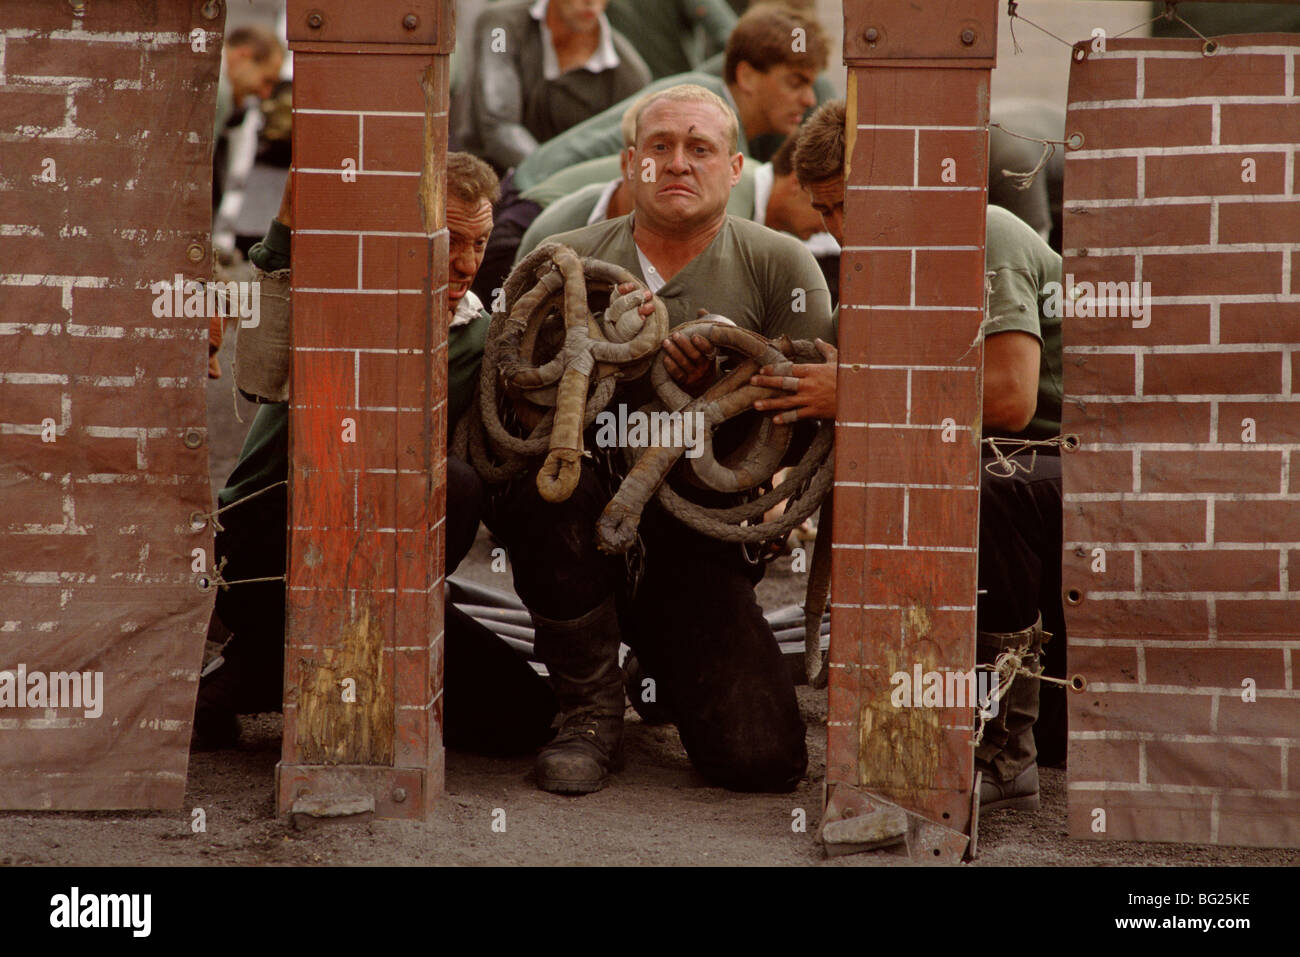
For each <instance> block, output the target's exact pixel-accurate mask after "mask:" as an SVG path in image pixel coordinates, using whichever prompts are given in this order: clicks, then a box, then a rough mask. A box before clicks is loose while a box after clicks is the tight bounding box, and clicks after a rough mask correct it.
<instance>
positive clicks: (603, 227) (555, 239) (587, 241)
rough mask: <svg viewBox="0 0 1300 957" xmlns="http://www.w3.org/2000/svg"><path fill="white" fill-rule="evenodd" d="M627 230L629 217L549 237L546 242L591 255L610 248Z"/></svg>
mask: <svg viewBox="0 0 1300 957" xmlns="http://www.w3.org/2000/svg"><path fill="white" fill-rule="evenodd" d="M626 229H627V217H626V216H619V217H618V218H617V219H606V220H604V221H603V222H599V223H592V224H591V225H590V226H583V227H582V228H581V229H571V230H569V231H568V232H565V233H556V234H555V235H554V236H549V237H547V239H546V241H547V242H548V243H561V244H562V245H565V246H568V247H569V248H570V249H572V250H573V251H574V252H577V253H581V254H583V255H589V254H590V252H591V251H592V250H596V249H604V248H606V247H608V246H610V245H611V244H612V243H613V242H614V241H615V240H616V239H617V238H618V236H619V235H620V234H621V233H622V232H623V231H625V230H626Z"/></svg>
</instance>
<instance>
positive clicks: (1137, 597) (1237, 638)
mask: <svg viewBox="0 0 1300 957" xmlns="http://www.w3.org/2000/svg"><path fill="white" fill-rule="evenodd" d="M1298 55H1300V42H1297V41H1296V40H1295V39H1294V38H1290V37H1285V36H1283V35H1278V36H1275V37H1241V38H1225V39H1223V40H1221V41H1220V50H1219V52H1218V53H1217V54H1216V55H1215V56H1213V57H1204V56H1202V55H1201V52H1200V42H1199V41H1175V40H1161V41H1150V40H1127V39H1121V40H1113V41H1110V42H1109V44H1108V51H1107V52H1106V53H1105V54H1100V55H1099V54H1091V55H1090V56H1089V57H1088V58H1087V59H1086V60H1084V61H1082V62H1078V61H1076V62H1075V63H1074V65H1073V67H1072V72H1071V77H1070V94H1069V100H1070V106H1069V112H1068V115H1067V121H1066V126H1067V129H1066V133H1067V135H1069V134H1071V133H1075V132H1078V133H1082V134H1083V136H1084V140H1083V143H1082V145H1081V147H1080V148H1079V149H1075V150H1071V151H1070V152H1069V153H1067V160H1066V182H1065V189H1066V196H1065V210H1066V215H1065V247H1066V250H1065V253H1066V256H1065V272H1066V273H1067V274H1068V273H1073V274H1074V276H1075V281H1076V282H1082V281H1088V282H1093V283H1099V282H1138V283H1149V284H1150V286H1149V290H1148V291H1149V295H1150V297H1151V298H1150V302H1149V304H1148V311H1147V312H1145V314H1144V315H1143V316H1134V315H1132V314H1131V313H1130V314H1125V315H1115V314H1111V315H1107V316H1104V317H1096V316H1093V317H1088V318H1078V319H1076V318H1073V317H1071V316H1070V314H1069V313H1068V312H1067V314H1066V316H1065V318H1064V320H1063V336H1064V344H1065V361H1064V368H1065V391H1066V402H1065V422H1064V431H1065V432H1067V433H1074V434H1077V435H1078V436H1079V438H1080V442H1081V445H1080V447H1079V450H1078V451H1077V452H1072V453H1066V456H1065V461H1064V480H1065V529H1064V532H1065V558H1064V561H1063V579H1064V587H1065V589H1066V593H1067V598H1074V599H1075V603H1074V604H1067V610H1066V614H1067V620H1068V624H1069V641H1070V645H1069V670H1070V673H1071V674H1079V675H1082V676H1083V677H1084V678H1085V679H1086V681H1087V687H1086V689H1085V690H1084V691H1082V692H1080V693H1078V694H1074V695H1071V696H1070V702H1071V712H1070V833H1071V835H1072V836H1074V837H1079V838H1090V839H1102V840H1106V839H1109V840H1151V841H1193V842H1205V843H1221V844H1250V845H1272V846H1289V847H1295V846H1300V817H1297V815H1296V814H1295V808H1296V806H1297V804H1298V803H1300V790H1297V786H1298V782H1297V779H1296V776H1295V775H1294V773H1292V774H1289V775H1288V768H1289V767H1290V766H1293V765H1294V764H1295V760H1294V745H1293V744H1292V742H1293V741H1294V740H1295V738H1296V735H1297V731H1296V720H1297V715H1298V714H1300V711H1298V710H1297V709H1300V690H1298V689H1297V687H1296V685H1295V683H1294V677H1293V672H1292V659H1293V657H1294V656H1295V654H1296V652H1297V651H1300V637H1297V629H1296V625H1295V622H1296V621H1297V613H1298V612H1300V607H1297V598H1298V597H1300V594H1298V593H1297V590H1296V578H1295V575H1294V574H1293V573H1296V572H1300V563H1297V561H1296V560H1295V555H1296V554H1297V552H1296V550H1297V549H1300V518H1297V516H1300V486H1298V485H1297V482H1296V479H1295V478H1294V476H1293V472H1292V469H1293V465H1292V460H1293V458H1294V457H1295V455H1296V452H1297V449H1300V416H1298V415H1296V410H1297V407H1300V396H1297V395H1296V394H1295V393H1294V391H1293V390H1294V388H1295V385H1294V382H1295V378H1294V377H1295V373H1296V360H1295V355H1296V354H1297V352H1300V295H1297V293H1296V284H1295V282H1294V280H1293V279H1291V275H1292V272H1291V270H1292V268H1293V263H1292V260H1293V259H1294V258H1295V257H1296V254H1297V250H1300V228H1298V227H1297V225H1296V224H1297V223H1300V196H1297V194H1296V192H1295V178H1294V173H1293V171H1294V166H1295V157H1296V152H1297V150H1298V149H1300V137H1298V136H1297V131H1298V130H1300V122H1298V121H1297V113H1296V107H1295V105H1294V95H1295V92H1296V90H1295V66H1296V61H1297V56H1298ZM1223 97H1231V98H1232V99H1231V100H1230V101H1228V102H1220V100H1221V99H1222V98H1223ZM1103 101H1104V102H1103ZM1152 101H1159V102H1152ZM1130 170H1131V171H1132V173H1133V175H1129V173H1130ZM1141 288H1142V287H1139V289H1141ZM1101 812H1104V822H1105V826H1104V829H1103V828H1102V827H1101V825H1100V824H1099V821H1101V820H1103V817H1102V815H1101Z"/></svg>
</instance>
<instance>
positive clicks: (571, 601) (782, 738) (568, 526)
mask: <svg viewBox="0 0 1300 957" xmlns="http://www.w3.org/2000/svg"><path fill="white" fill-rule="evenodd" d="M610 493H611V489H610V487H609V485H608V484H607V483H605V482H603V481H602V480H601V479H600V478H599V477H598V475H597V473H596V469H595V468H594V467H593V466H592V465H591V464H590V463H589V462H586V461H584V462H583V465H582V477H581V479H580V481H579V483H578V486H577V488H576V489H575V491H574V493H573V495H572V496H570V497H569V499H568V500H567V501H565V502H561V503H558V504H552V503H550V502H547V501H545V500H544V499H542V497H541V496H540V495H539V494H538V492H537V487H536V484H535V482H534V481H533V473H528V474H527V475H525V476H523V477H522V478H520V479H518V480H516V481H515V482H513V483H512V484H511V485H510V486H509V487H507V488H506V489H505V490H503V491H502V492H501V493H499V494H498V496H497V497H496V499H495V500H494V501H493V503H492V504H491V506H490V507H489V509H488V513H487V515H486V520H487V522H488V524H489V526H490V527H491V528H492V530H493V531H494V532H495V533H496V534H497V536H498V537H499V538H501V539H502V541H504V542H505V543H506V545H507V547H508V548H509V551H510V559H511V565H512V568H513V572H514V582H515V591H516V592H518V594H519V597H520V598H521V599H522V600H523V602H524V604H525V605H527V606H528V608H529V609H530V610H531V611H533V612H534V613H535V614H537V615H540V616H543V617H545V618H550V619H554V620H558V621H571V620H573V619H576V618H580V617H582V616H583V615H584V614H586V613H587V612H589V611H591V610H592V609H593V608H595V607H596V606H597V605H599V604H601V603H602V602H604V601H606V600H608V599H609V598H610V597H614V598H615V599H616V600H617V602H618V610H619V622H620V628H621V631H622V639H623V641H624V642H625V643H626V644H627V645H628V646H630V647H631V648H632V650H633V651H634V652H635V653H636V656H637V659H638V661H639V662H640V663H641V666H642V669H643V671H644V673H645V675H646V676H648V677H650V678H652V679H653V680H654V682H655V693H656V700H657V702H658V703H660V704H664V705H666V706H667V708H668V710H669V712H670V713H671V714H672V716H673V719H674V721H675V722H676V724H677V729H678V731H679V733H680V734H681V738H682V744H683V745H684V746H685V748H686V752H687V754H688V755H689V756H690V759H691V762H692V763H693V764H694V765H695V767H696V768H697V769H698V770H699V772H700V773H701V774H702V775H703V776H704V777H705V778H706V779H707V780H708V781H710V782H711V783H713V784H717V785H720V786H722V787H726V788H730V789H732V790H736V791H788V790H791V789H793V788H794V787H795V786H796V785H797V784H798V782H799V780H800V778H802V777H803V775H804V772H805V770H806V769H807V763H808V755H807V750H806V746H805V741H804V724H803V719H802V718H801V717H800V715H799V705H798V701H797V699H796V698H795V693H794V684H793V682H792V680H791V678H790V673H789V670H788V668H787V666H786V665H785V663H784V661H783V660H782V657H781V652H780V648H779V647H778V646H777V643H776V638H775V636H774V635H773V634H772V629H771V628H770V627H769V626H768V624H767V621H766V619H764V617H763V611H762V609H761V608H760V607H759V605H758V602H757V601H756V600H755V597H754V584H755V583H756V582H757V580H758V579H759V578H761V577H762V572H761V569H755V568H754V567H753V566H751V565H750V564H749V563H748V562H747V561H746V560H745V558H744V556H743V553H742V551H741V548H740V546H739V545H736V544H727V543H724V542H719V541H716V540H714V539H711V538H708V537H706V536H703V535H700V534H698V533H696V532H693V531H691V530H690V529H688V528H686V527H685V526H684V525H682V524H681V523H679V522H677V521H676V520H675V519H673V518H672V517H670V516H668V515H667V514H665V513H664V512H663V511H661V510H660V509H659V507H658V505H657V504H654V503H652V504H651V505H650V506H649V507H648V508H647V509H646V512H645V514H644V516H643V517H642V521H641V538H642V541H643V542H644V547H645V553H644V557H645V567H644V573H643V575H642V577H641V580H640V583H639V584H638V585H637V587H636V589H635V592H633V590H632V589H631V588H630V587H629V584H628V575H627V566H626V562H625V560H624V558H623V557H621V556H609V555H605V554H604V553H602V552H600V551H599V550H598V549H597V547H596V538H595V521H596V519H597V517H598V516H599V515H600V513H601V511H602V510H603V509H604V507H605V505H606V504H607V503H608V502H609V500H610ZM634 690H638V691H639V690H640V689H634Z"/></svg>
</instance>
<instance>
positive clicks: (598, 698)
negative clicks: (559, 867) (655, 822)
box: [532, 598, 626, 794]
mask: <svg viewBox="0 0 1300 957" xmlns="http://www.w3.org/2000/svg"><path fill="white" fill-rule="evenodd" d="M532 617H533V628H534V635H535V639H534V640H535V644H534V648H535V650H536V653H537V657H538V658H539V659H541V661H542V662H543V663H544V664H545V665H546V670H547V671H548V672H549V673H550V676H551V686H552V687H553V688H554V689H555V695H556V697H557V698H558V699H559V702H560V711H561V719H560V728H559V731H558V732H557V733H556V735H555V739H554V740H553V741H552V742H551V743H550V744H548V745H547V746H546V747H545V748H543V749H542V751H541V753H540V754H538V756H537V786H538V787H539V788H541V789H542V790H543V791H553V792H555V793H557V794H587V793H590V792H592V791H599V790H600V789H601V788H603V787H604V786H605V782H606V780H607V779H608V776H609V772H610V771H621V770H622V769H623V712H624V710H625V707H626V699H625V698H624V697H623V675H622V672H621V671H620V669H619V666H618V645H619V629H618V615H617V613H616V611H615V606H614V599H613V598H610V599H608V600H606V601H604V602H602V603H601V604H600V605H597V606H596V607H595V608H594V609H593V610H591V611H589V612H587V614H585V615H583V616H582V617H581V618H576V619H573V620H571V621H553V620H551V619H549V618H543V617H541V616H540V615H536V614H534V615H533V616H532Z"/></svg>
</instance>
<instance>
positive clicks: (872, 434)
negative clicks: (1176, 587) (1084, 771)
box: [826, 0, 996, 857]
mask: <svg viewBox="0 0 1300 957" xmlns="http://www.w3.org/2000/svg"><path fill="white" fill-rule="evenodd" d="M995 6H996V5H995V4H994V3H992V2H982V0H962V2H947V3H942V4H936V5H934V6H932V7H930V8H927V9H926V10H925V11H922V12H918V11H914V10H909V9H907V8H905V7H903V6H901V5H898V4H893V3H872V2H865V0H864V2H858V3H846V4H845V30H844V36H845V41H844V42H845V59H846V60H847V61H848V63H849V79H848V98H847V99H848V120H847V122H848V135H849V142H848V149H847V154H848V155H847V157H846V159H847V162H848V167H849V168H848V170H847V173H846V182H847V185H848V188H847V191H846V198H845V209H844V231H845V247H844V254H843V258H842V259H841V266H840V270H841V281H840V291H841V299H842V303H841V307H840V337H839V349H840V355H839V387H838V392H839V396H840V398H839V409H838V411H837V415H836V438H835V441H836V450H835V479H836V484H835V521H834V549H833V553H832V554H833V559H832V575H833V595H832V609H831V651H830V679H829V689H830V690H829V708H830V715H829V720H828V723H827V759H826V764H827V769H826V775H827V785H828V793H829V794H830V811H831V813H832V814H834V813H835V811H836V807H835V805H836V799H835V789H836V788H837V787H839V786H841V785H843V786H847V787H848V788H851V789H856V788H860V789H862V790H864V791H867V792H870V793H873V794H877V795H879V796H881V797H883V798H885V799H887V800H889V801H892V802H895V803H898V804H899V805H901V806H903V807H904V808H906V809H907V810H909V811H913V812H916V813H917V814H920V815H922V816H924V817H926V818H928V819H930V820H932V821H934V822H937V823H941V824H942V825H943V826H944V827H947V828H950V829H952V830H954V831H956V832H964V831H966V830H967V829H968V827H969V822H970V795H971V784H972V778H973V773H974V772H973V768H972V759H973V751H972V744H971V740H972V732H973V711H972V709H971V708H968V707H967V708H947V709H939V708H921V707H917V708H896V707H894V706H893V705H892V703H891V701H890V693H891V690H892V686H891V684H890V676H891V675H892V674H893V673H894V672H895V671H905V672H908V673H909V674H910V673H911V671H912V669H913V667H914V665H918V664H919V665H921V667H922V670H923V671H926V672H928V671H954V672H966V671H969V670H970V669H971V668H972V667H973V665H974V657H975V587H976V585H975V582H976V549H977V541H978V538H977V522H978V516H979V510H978V501H979V498H978V496H979V478H978V472H977V469H978V468H979V438H980V413H981V402H980V396H981V369H982V349H981V347H980V346H979V345H978V344H975V345H972V344H973V343H974V342H975V340H976V337H977V334H978V331H979V327H980V322H981V320H982V319H983V316H984V220H985V208H986V202H987V182H988V180H987V169H986V167H987V155H988V127H987V123H988V102H989V72H990V69H991V67H992V65H993V56H994V53H995V51H996V20H995V10H994V7H995ZM967 40H969V42H967ZM945 160H948V161H951V162H952V163H953V164H955V165H954V166H953V167H952V169H953V170H954V171H955V176H950V177H949V178H948V179H945V177H944V175H943V174H944V169H945ZM945 420H949V421H947V422H945ZM945 425H947V428H946V429H945ZM962 850H964V846H963V847H958V848H957V851H956V856H957V857H960V854H961V852H962ZM929 853H930V851H929V850H927V851H926V854H927V855H928V854H929ZM933 853H934V854H935V855H940V854H941V851H940V850H938V849H934V850H933Z"/></svg>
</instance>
